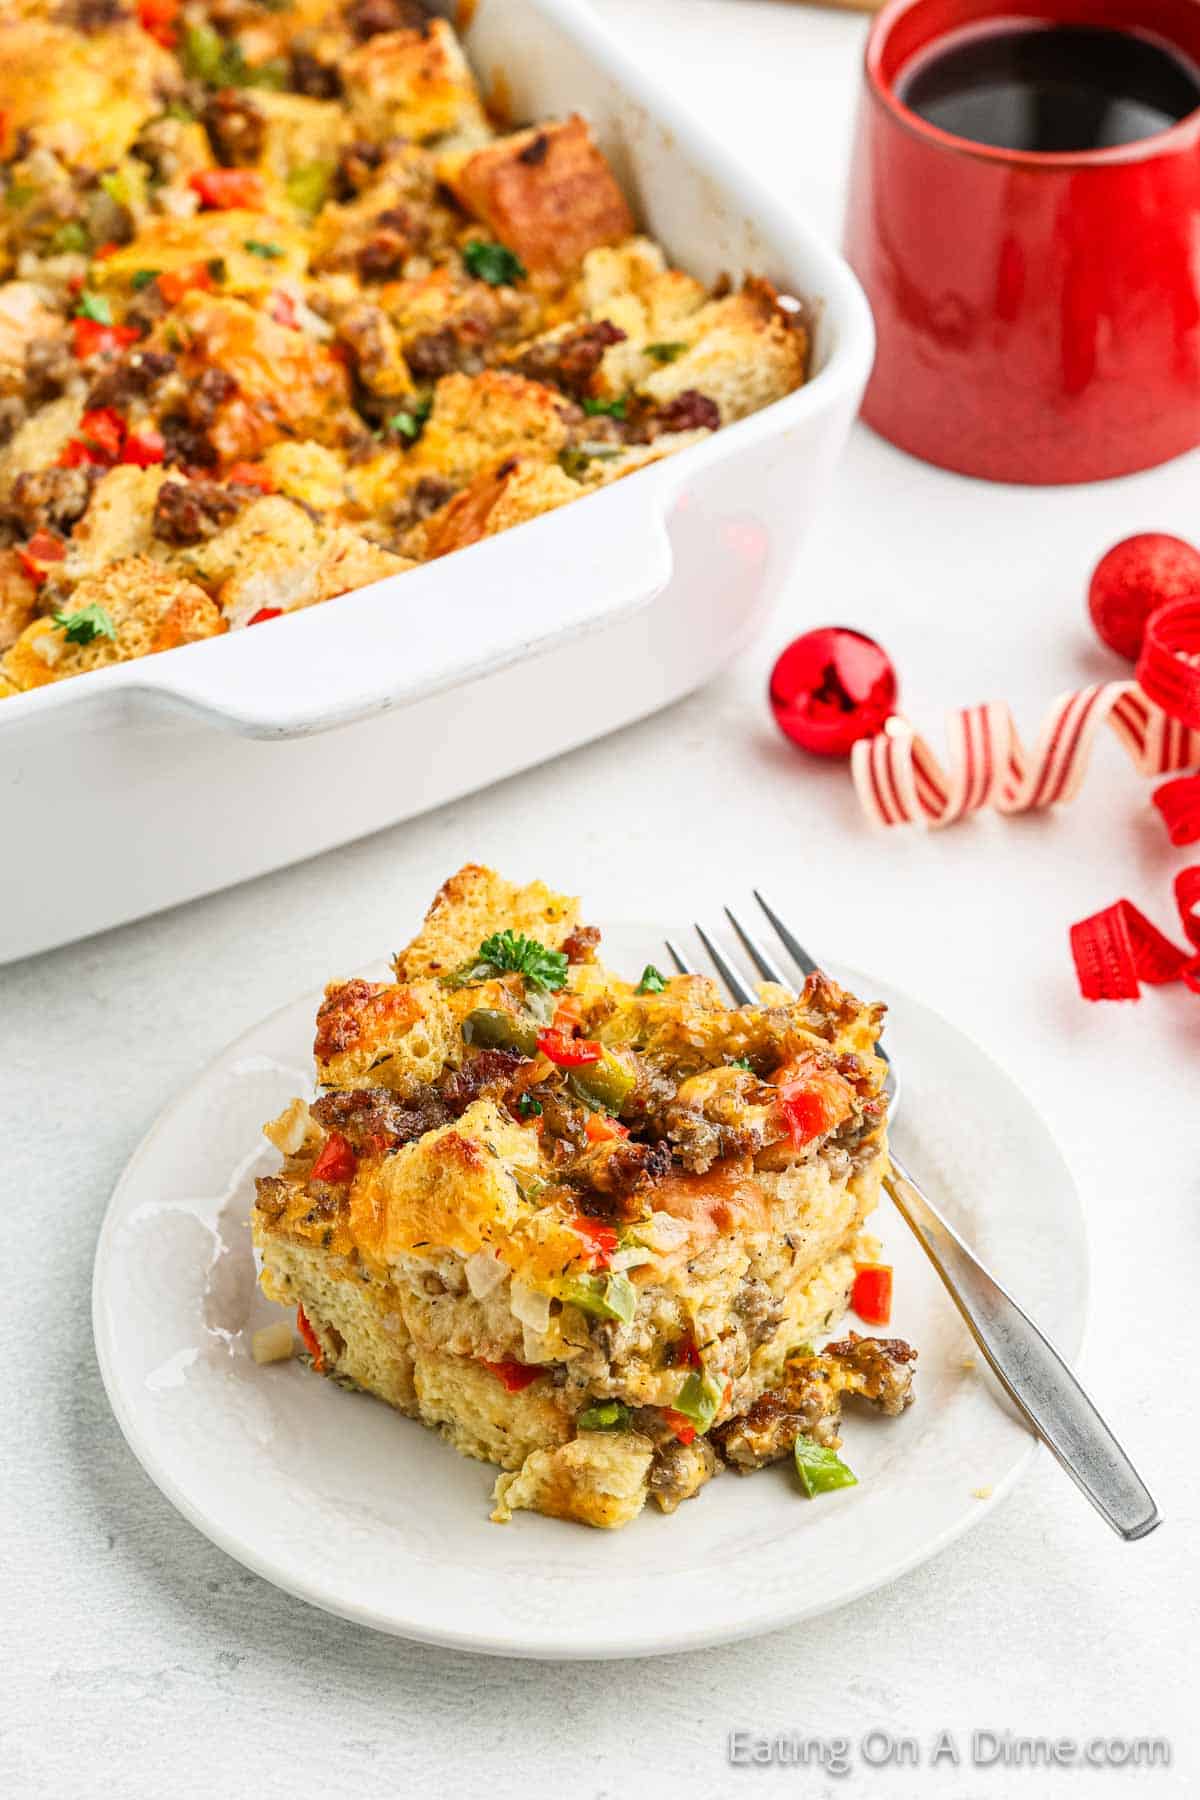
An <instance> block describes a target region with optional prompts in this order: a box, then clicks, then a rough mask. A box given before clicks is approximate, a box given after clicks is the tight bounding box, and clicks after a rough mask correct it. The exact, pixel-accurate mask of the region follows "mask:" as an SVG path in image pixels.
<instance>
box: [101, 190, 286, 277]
mask: <svg viewBox="0 0 1200 1800" xmlns="http://www.w3.org/2000/svg"><path fill="white" fill-rule="evenodd" d="M250 244H254V245H257V246H258V249H257V250H251V249H247V245H250ZM214 259H215V260H218V261H220V262H221V263H223V264H224V272H223V274H222V276H221V288H222V291H223V292H225V293H229V294H249V295H252V296H256V297H257V298H258V299H260V300H261V299H262V297H263V296H264V295H265V294H267V293H269V292H270V291H271V289H273V288H277V287H278V286H279V284H280V282H281V281H286V280H292V281H298V280H300V278H301V277H302V276H303V275H304V273H305V270H306V267H307V262H308V252H307V246H306V236H305V233H304V232H303V231H302V230H301V229H300V228H299V227H298V226H296V225H294V224H287V223H285V222H284V221H283V220H282V219H280V218H279V217H278V216H277V215H276V214H272V213H265V212H252V211H248V210H246V209H244V208H241V207H227V208H224V209H221V210H218V211H215V212H205V213H197V214H196V215H195V216H193V217H192V218H185V219H180V218H170V217H163V216H162V215H160V214H157V213H156V214H152V215H150V216H149V217H148V218H147V219H146V221H145V223H144V224H143V225H142V227H141V229H140V231H139V232H138V234H137V236H136V237H135V238H134V239H133V240H132V242H130V243H128V244H122V246H121V248H120V249H119V250H114V251H113V252H112V254H111V255H110V256H106V257H104V258H103V260H102V261H100V262H98V263H95V264H93V273H92V277H91V280H92V285H93V286H94V287H95V288H97V289H99V290H100V291H101V292H104V291H108V292H114V291H117V290H120V291H132V286H133V281H134V278H135V276H139V275H141V274H142V273H143V272H144V271H145V270H147V269H153V270H154V272H155V273H156V274H159V275H162V274H170V273H171V271H172V270H175V269H192V268H195V267H196V265H197V264H201V265H204V264H207V263H209V262H211V261H213V260H214Z"/></svg>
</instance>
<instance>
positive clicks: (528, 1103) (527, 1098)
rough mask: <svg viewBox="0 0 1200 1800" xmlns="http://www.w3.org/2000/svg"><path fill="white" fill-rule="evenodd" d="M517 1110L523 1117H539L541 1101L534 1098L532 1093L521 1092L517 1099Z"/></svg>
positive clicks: (540, 1114)
mask: <svg viewBox="0 0 1200 1800" xmlns="http://www.w3.org/2000/svg"><path fill="white" fill-rule="evenodd" d="M517 1111H518V1112H519V1113H520V1115H521V1117H522V1118H523V1119H540V1118H541V1116H542V1103H541V1101H540V1100H535V1099H534V1097H533V1095H532V1094H522V1095H521V1098H520V1099H519V1100H518V1101H517Z"/></svg>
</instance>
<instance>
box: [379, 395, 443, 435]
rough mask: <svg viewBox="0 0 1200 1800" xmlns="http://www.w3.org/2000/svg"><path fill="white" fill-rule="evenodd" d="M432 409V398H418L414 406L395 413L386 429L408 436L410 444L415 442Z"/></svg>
mask: <svg viewBox="0 0 1200 1800" xmlns="http://www.w3.org/2000/svg"><path fill="white" fill-rule="evenodd" d="M432 411H433V401H432V400H418V401H417V402H416V404H415V405H414V406H407V407H405V408H404V410H403V412H396V413H393V414H392V416H391V418H390V419H389V420H388V422H387V425H386V427H385V429H386V430H388V431H392V432H396V433H397V434H398V435H399V436H400V437H402V438H407V439H408V441H409V443H410V444H412V443H415V442H416V440H417V438H419V437H420V435H421V428H422V426H423V425H424V423H425V421H426V419H427V418H428V417H429V415H430V413H431V412H432Z"/></svg>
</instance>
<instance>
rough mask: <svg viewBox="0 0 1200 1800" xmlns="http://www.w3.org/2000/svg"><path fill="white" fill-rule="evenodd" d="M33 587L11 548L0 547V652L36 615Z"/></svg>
mask: <svg viewBox="0 0 1200 1800" xmlns="http://www.w3.org/2000/svg"><path fill="white" fill-rule="evenodd" d="M37 611H38V600H37V588H36V587H35V586H34V584H33V582H32V581H30V579H29V577H28V575H27V574H26V573H25V570H24V568H23V567H22V565H21V559H20V557H19V556H18V555H17V553H16V551H15V550H0V651H2V650H7V649H8V648H9V646H10V645H12V644H15V643H16V641H17V639H18V638H19V637H20V635H21V633H22V632H23V631H24V629H25V627H26V626H27V625H31V624H32V623H33V621H34V619H36V617H37Z"/></svg>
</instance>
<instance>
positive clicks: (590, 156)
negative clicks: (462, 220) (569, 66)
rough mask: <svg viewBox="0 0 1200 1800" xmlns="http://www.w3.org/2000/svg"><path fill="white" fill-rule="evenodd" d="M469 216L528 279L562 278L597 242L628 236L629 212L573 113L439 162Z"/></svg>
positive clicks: (594, 147)
mask: <svg viewBox="0 0 1200 1800" xmlns="http://www.w3.org/2000/svg"><path fill="white" fill-rule="evenodd" d="M443 169H444V174H445V178H446V179H447V181H448V182H449V185H450V187H451V188H452V189H453V191H454V193H455V194H456V195H457V196H458V198H459V200H461V202H462V204H463V205H464V206H465V207H466V208H467V210H468V212H471V213H473V214H474V215H475V217H476V218H477V219H480V220H482V222H483V223H484V224H485V225H486V226H487V227H488V228H489V230H490V231H491V232H492V233H493V234H494V235H495V236H496V237H498V238H499V239H500V241H501V243H503V244H507V246H508V248H509V249H510V250H513V251H515V252H516V254H517V255H518V256H519V257H520V258H521V261H522V262H523V263H524V264H525V266H526V268H528V269H529V270H531V271H533V272H535V273H545V274H550V275H558V276H561V275H567V274H570V273H571V272H572V271H573V270H575V269H577V268H578V266H579V264H580V262H581V261H582V260H583V258H584V256H586V254H587V252H588V251H589V250H592V249H594V248H595V247H596V246H597V245H598V244H619V243H620V242H621V240H622V239H623V238H627V237H629V235H630V234H631V233H632V231H633V228H634V225H633V214H632V213H631V212H630V210H629V207H628V205H627V204H626V201H625V196H624V194H623V193H622V192H621V190H620V188H619V187H618V185H617V180H616V177H615V176H614V174H613V172H612V170H611V169H610V168H609V166H608V164H607V162H606V161H605V160H604V157H603V156H602V155H601V153H600V151H599V149H598V148H597V146H596V144H595V142H594V141H593V139H592V135H591V132H590V131H589V130H588V127H587V125H586V123H585V122H584V120H583V119H581V118H580V117H579V115H578V114H577V113H576V114H572V116H571V117H570V118H569V119H563V120H561V121H559V122H557V123H555V124H550V125H540V126H534V127H533V128H532V129H530V130H528V131H519V132H517V133H515V135H513V136H512V137H505V138H500V139H498V140H497V142H495V143H493V144H488V145H486V146H485V147H484V148H483V149H481V150H476V151H474V152H473V153H471V154H470V155H467V156H465V157H455V158H448V159H446V161H445V163H444V165H443Z"/></svg>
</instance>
